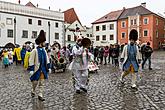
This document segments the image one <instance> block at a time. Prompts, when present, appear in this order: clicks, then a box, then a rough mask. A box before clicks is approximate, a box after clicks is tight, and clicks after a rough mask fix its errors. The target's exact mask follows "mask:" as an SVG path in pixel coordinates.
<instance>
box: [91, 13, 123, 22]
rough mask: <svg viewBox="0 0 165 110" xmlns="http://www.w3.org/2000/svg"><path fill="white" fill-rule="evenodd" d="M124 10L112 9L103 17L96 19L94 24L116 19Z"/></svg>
mask: <svg viewBox="0 0 165 110" xmlns="http://www.w3.org/2000/svg"><path fill="white" fill-rule="evenodd" d="M122 12H123V10H118V11H112V12H110V13H108V14H106V15H105V16H103V17H101V18H100V19H98V20H96V21H95V22H93V23H92V24H97V23H103V22H108V21H115V20H117V19H118V18H119V16H120V15H121V13H122Z"/></svg>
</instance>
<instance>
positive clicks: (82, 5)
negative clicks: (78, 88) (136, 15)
mask: <svg viewBox="0 0 165 110" xmlns="http://www.w3.org/2000/svg"><path fill="white" fill-rule="evenodd" d="M1 1H7V2H13V3H18V0H1ZM29 1H31V2H32V3H33V4H34V5H37V4H38V5H39V8H44V9H48V7H49V6H50V8H51V10H55V11H58V10H59V9H61V10H62V11H65V10H67V9H69V8H74V9H75V11H76V13H77V15H78V17H79V19H80V21H81V23H82V24H83V25H86V26H91V23H92V22H94V21H95V20H97V19H99V18H100V17H102V16H104V15H105V14H107V13H109V12H111V11H115V10H120V9H122V8H123V7H126V8H130V7H135V6H138V5H140V4H141V3H143V2H146V3H147V8H148V9H149V10H151V11H153V12H155V13H161V14H164V12H165V6H164V5H165V0H21V4H23V5H25V4H26V3H27V2H29ZM164 15H165V14H164Z"/></svg>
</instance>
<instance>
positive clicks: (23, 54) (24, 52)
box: [0, 42, 153, 69]
mask: <svg viewBox="0 0 165 110" xmlns="http://www.w3.org/2000/svg"><path fill="white" fill-rule="evenodd" d="M125 45H126V44H125ZM138 46H139V50H140V52H141V54H142V60H143V63H142V68H144V64H145V62H146V61H147V60H148V61H149V69H152V68H151V54H152V52H153V50H152V48H151V47H150V43H149V42H148V43H147V44H145V45H142V46H140V45H138ZM56 47H57V48H56V51H60V53H61V54H63V56H66V58H67V59H68V61H69V62H71V60H72V47H73V46H72V45H70V44H69V45H68V46H64V47H61V46H60V44H58V45H57V46H56ZM123 47H124V45H118V44H113V45H112V44H110V45H109V46H96V47H93V46H90V47H89V48H88V50H89V52H91V53H92V54H93V56H94V61H95V63H96V64H98V65H102V64H104V65H107V64H108V63H109V64H112V65H114V66H119V57H120V53H121V52H122V50H123ZM33 48H34V46H31V45H29V44H27V45H25V44H24V45H23V46H22V48H21V47H20V46H19V45H16V47H15V48H4V49H1V50H0V57H1V60H2V61H3V64H4V65H5V67H7V66H8V65H10V64H13V62H14V61H15V62H16V65H17V64H19V63H20V64H23V65H24V67H25V68H28V58H29V56H30V52H31V50H32V49H33ZM45 49H46V50H47V52H48V53H49V54H51V52H52V51H53V50H54V49H55V48H54V47H53V46H52V47H50V46H48V45H47V46H46V48H45ZM57 49H58V50H57ZM56 53H57V52H56ZM49 54H48V55H49ZM49 56H50V55H49ZM57 56H58V55H57Z"/></svg>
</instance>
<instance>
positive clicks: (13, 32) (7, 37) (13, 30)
mask: <svg viewBox="0 0 165 110" xmlns="http://www.w3.org/2000/svg"><path fill="white" fill-rule="evenodd" d="M8 31H12V36H9V32H8ZM13 37H14V30H13V29H7V38H13Z"/></svg>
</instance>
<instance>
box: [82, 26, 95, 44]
mask: <svg viewBox="0 0 165 110" xmlns="http://www.w3.org/2000/svg"><path fill="white" fill-rule="evenodd" d="M84 28H85V30H86V37H87V38H89V39H90V40H91V42H92V45H93V43H94V42H95V38H94V36H93V27H86V26H84Z"/></svg>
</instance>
